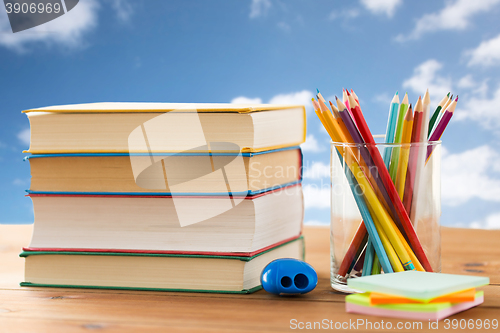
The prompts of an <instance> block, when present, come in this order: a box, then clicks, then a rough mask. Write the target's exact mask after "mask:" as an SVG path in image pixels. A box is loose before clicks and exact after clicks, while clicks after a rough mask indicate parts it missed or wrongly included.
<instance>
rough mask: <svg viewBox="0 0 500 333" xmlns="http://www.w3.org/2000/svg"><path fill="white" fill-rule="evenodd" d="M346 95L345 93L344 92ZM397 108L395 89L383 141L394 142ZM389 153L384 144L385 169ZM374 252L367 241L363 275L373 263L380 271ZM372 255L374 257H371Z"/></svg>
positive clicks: (370, 270) (397, 98) (387, 165)
mask: <svg viewBox="0 0 500 333" xmlns="http://www.w3.org/2000/svg"><path fill="white" fill-rule="evenodd" d="M351 94H352V95H353V96H354V98H355V99H357V97H356V96H355V95H354V91H353V90H352V89H351ZM346 95H347V94H346ZM398 109H399V94H398V92H397V91H396V93H395V94H394V97H393V98H392V101H391V105H390V107H389V117H388V119H387V129H386V132H385V133H386V134H385V142H386V143H393V142H394V134H395V131H396V122H397V117H398ZM391 153H392V147H388V146H386V147H385V148H384V163H385V166H386V167H387V169H389V164H390V162H391ZM376 256H377V255H376V254H375V249H374V248H373V246H372V245H371V242H370V241H368V244H367V245H366V250H365V265H364V266H363V276H365V275H370V274H371V272H373V265H374V264H375V265H378V266H379V267H377V268H376V270H375V271H380V262H379V261H378V258H376ZM372 257H374V258H372Z"/></svg>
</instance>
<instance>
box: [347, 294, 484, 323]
mask: <svg viewBox="0 0 500 333" xmlns="http://www.w3.org/2000/svg"><path fill="white" fill-rule="evenodd" d="M483 301H484V294H483V292H482V291H477V292H476V295H475V299H474V301H472V302H461V303H450V302H443V303H408V304H384V305H374V306H370V295H369V294H368V293H364V294H352V295H349V296H347V297H346V303H345V308H346V311H347V312H350V313H359V314H365V315H373V316H382V317H392V318H406V319H414V320H441V319H444V318H446V317H448V316H451V315H453V314H455V313H458V312H461V311H464V310H467V309H470V308H472V307H474V306H477V305H479V304H481V303H483Z"/></svg>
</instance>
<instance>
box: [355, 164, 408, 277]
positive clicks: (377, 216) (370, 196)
mask: <svg viewBox="0 0 500 333" xmlns="http://www.w3.org/2000/svg"><path fill="white" fill-rule="evenodd" d="M347 157H348V156H347ZM346 164H347V165H348V166H349V167H350V168H351V171H352V173H353V174H354V177H355V178H356V180H357V181H358V184H359V185H360V186H361V188H362V189H363V191H364V195H365V197H366V203H367V204H368V208H369V209H371V210H372V212H373V215H372V216H373V217H374V220H378V221H379V223H380V225H381V226H382V229H383V230H384V232H385V234H386V235H387V238H389V241H390V243H391V244H392V246H393V247H394V250H395V251H396V253H397V255H398V257H399V259H400V260H401V262H402V263H403V267H404V268H405V269H408V270H414V269H415V267H414V265H413V263H412V260H411V258H410V255H409V254H408V252H407V250H406V249H405V246H404V245H403V242H402V241H401V239H400V238H399V237H398V234H397V232H396V230H394V229H397V228H394V227H395V224H394V221H392V218H391V217H390V215H389V214H388V213H387V211H386V210H385V209H384V207H383V206H382V204H381V203H380V201H379V200H378V198H377V195H376V194H375V191H374V190H373V189H372V188H371V186H370V183H369V182H368V180H367V179H366V177H365V176H364V174H363V171H361V169H360V168H359V165H358V164H357V163H352V162H351V161H348V159H347V158H346ZM391 222H392V223H391Z"/></svg>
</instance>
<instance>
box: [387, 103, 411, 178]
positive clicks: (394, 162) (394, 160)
mask: <svg viewBox="0 0 500 333" xmlns="http://www.w3.org/2000/svg"><path fill="white" fill-rule="evenodd" d="M407 110H408V93H406V94H405V97H404V98H403V101H402V102H401V105H400V106H399V112H398V121H397V124H396V134H395V135H394V143H401V137H402V135H403V123H404V118H405V115H406V111H407ZM398 160H399V148H398V147H395V148H394V149H393V151H392V155H391V165H390V168H389V174H390V175H391V179H392V182H393V183H395V182H396V173H397V171H398Z"/></svg>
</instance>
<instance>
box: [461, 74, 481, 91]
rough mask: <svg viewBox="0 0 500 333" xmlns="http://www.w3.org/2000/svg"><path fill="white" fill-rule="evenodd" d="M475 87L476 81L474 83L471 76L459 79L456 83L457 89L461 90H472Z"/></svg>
mask: <svg viewBox="0 0 500 333" xmlns="http://www.w3.org/2000/svg"><path fill="white" fill-rule="evenodd" d="M475 86H477V83H476V81H474V79H473V78H472V75H470V74H468V75H466V76H464V77H463V78H461V79H460V80H458V82H457V87H459V88H463V89H469V88H472V87H475Z"/></svg>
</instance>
